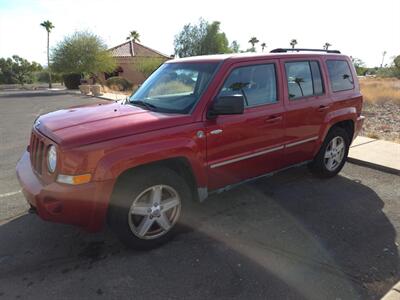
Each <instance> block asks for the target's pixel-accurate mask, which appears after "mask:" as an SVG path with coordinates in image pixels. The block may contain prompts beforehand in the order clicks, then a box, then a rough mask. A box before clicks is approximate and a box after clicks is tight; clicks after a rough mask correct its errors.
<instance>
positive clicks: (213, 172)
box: [206, 60, 284, 190]
mask: <svg viewBox="0 0 400 300" xmlns="http://www.w3.org/2000/svg"><path fill="white" fill-rule="evenodd" d="M226 74H227V75H226V77H225V78H224V80H223V82H222V84H221V86H220V87H219V88H218V91H217V92H216V95H215V97H219V96H227V95H235V94H242V95H243V96H244V97H245V102H246V103H245V110H244V113H243V114H240V115H220V116H218V117H217V118H216V119H214V120H207V122H206V130H207V161H208V173H209V188H210V189H211V190H212V189H216V188H220V187H224V186H227V185H230V184H233V183H236V182H239V181H243V180H245V179H248V178H252V177H256V176H259V175H262V174H264V173H267V172H269V171H272V170H275V169H279V168H280V167H281V165H282V163H283V140H284V127H283V123H284V107H283V101H282V99H281V91H280V90H279V85H278V82H277V78H279V76H280V73H279V65H278V61H277V60H266V61H262V62H261V61H256V62H255V61H253V62H246V63H237V64H234V65H232V66H231V67H230V68H229V70H228V71H227V72H226Z"/></svg>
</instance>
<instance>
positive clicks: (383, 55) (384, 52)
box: [381, 51, 387, 68]
mask: <svg viewBox="0 0 400 300" xmlns="http://www.w3.org/2000/svg"><path fill="white" fill-rule="evenodd" d="M386 53H387V52H386V51H383V53H382V62H381V68H383V61H384V60H385V55H386Z"/></svg>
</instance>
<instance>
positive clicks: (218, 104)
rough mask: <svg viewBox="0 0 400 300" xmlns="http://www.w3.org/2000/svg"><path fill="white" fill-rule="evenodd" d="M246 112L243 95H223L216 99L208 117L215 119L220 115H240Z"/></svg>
mask: <svg viewBox="0 0 400 300" xmlns="http://www.w3.org/2000/svg"><path fill="white" fill-rule="evenodd" d="M243 112H244V98H243V95H232V96H221V97H218V98H216V99H215V100H214V102H213V104H212V105H211V108H210V109H209V110H208V113H207V117H208V118H209V119H213V118H215V117H216V116H218V115H238V114H243Z"/></svg>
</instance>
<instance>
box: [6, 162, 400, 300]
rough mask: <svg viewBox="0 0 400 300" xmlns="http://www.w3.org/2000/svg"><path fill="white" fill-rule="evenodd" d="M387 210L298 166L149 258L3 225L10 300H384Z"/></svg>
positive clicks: (392, 250)
mask: <svg viewBox="0 0 400 300" xmlns="http://www.w3.org/2000/svg"><path fill="white" fill-rule="evenodd" d="M382 207H383V202H382V200H381V199H380V198H379V196H378V195H377V194H376V193H375V192H374V191H373V190H372V189H370V188H369V187H367V186H365V185H363V184H361V183H359V182H357V181H355V180H350V179H348V178H345V177H342V176H337V177H336V178H333V179H330V180H319V179H315V178H313V177H312V176H311V175H309V174H308V172H307V171H306V170H305V169H303V168H300V169H296V170H291V171H288V172H284V173H281V174H278V175H276V176H274V177H271V178H265V179H260V180H258V181H256V182H254V183H251V184H246V185H243V186H241V187H238V188H236V189H233V190H231V191H228V192H225V193H222V194H219V195H214V196H212V197H210V198H209V199H208V200H207V201H206V202H205V203H204V204H202V205H200V206H199V207H198V209H197V210H196V211H192V212H191V213H190V215H191V219H190V221H189V222H188V223H186V224H182V225H181V232H180V234H178V235H177V236H176V237H175V238H174V240H172V241H171V242H170V243H168V244H166V245H164V246H162V247H160V248H158V249H155V250H152V251H148V252H139V251H131V250H128V249H126V248H124V247H123V246H122V245H121V244H120V243H119V242H118V241H117V240H116V239H115V237H114V236H113V235H112V234H111V233H110V232H109V231H108V230H105V231H104V232H101V233H98V234H89V233H85V232H83V231H81V230H79V229H76V228H74V227H70V226H66V225H60V224H51V223H46V222H43V221H41V220H39V219H38V218H37V217H36V216H34V215H24V216H22V217H20V218H17V219H15V220H13V221H10V222H8V223H6V224H4V225H2V226H0V240H1V241H2V242H1V246H0V296H1V295H3V296H4V297H6V298H10V297H17V296H20V297H21V298H24V297H36V298H41V299H46V298H63V297H80V298H91V297H94V296H99V297H100V296H105V297H106V298H132V297H135V298H145V297H146V298H148V297H153V298H192V299H207V298H219V299H228V298H229V299H239V298H244V297H248V298H249V299H266V298H269V299H283V298H285V299H379V298H380V297H381V296H382V295H383V294H384V293H385V292H386V291H387V290H389V289H390V287H391V286H392V284H393V283H395V282H397V281H398V280H399V276H398V266H399V258H398V253H397V247H396V244H395V237H396V232H395V229H394V227H393V225H392V224H391V223H390V221H389V219H388V218H387V216H386V215H385V214H384V213H383V212H382ZM0 298H1V297H0Z"/></svg>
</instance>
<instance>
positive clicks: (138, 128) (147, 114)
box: [34, 102, 191, 147]
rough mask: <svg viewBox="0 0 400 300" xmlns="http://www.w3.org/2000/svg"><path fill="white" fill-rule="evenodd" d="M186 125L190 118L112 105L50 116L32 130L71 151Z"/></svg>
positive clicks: (61, 111)
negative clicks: (80, 147)
mask: <svg viewBox="0 0 400 300" xmlns="http://www.w3.org/2000/svg"><path fill="white" fill-rule="evenodd" d="M189 122H191V116H190V115H180V114H165V113H157V112H153V111H148V110H145V109H142V108H140V107H137V106H133V105H130V104H127V105H123V104H120V103H115V102H114V103H110V104H108V103H107V104H96V105H88V106H81V107H72V108H69V109H62V110H58V111H55V112H51V113H48V114H45V115H43V116H41V117H40V118H39V119H38V120H37V121H36V122H35V125H34V126H35V128H36V129H37V130H38V131H40V132H41V133H42V134H44V135H46V136H47V137H49V138H50V139H52V140H53V141H55V142H56V143H57V144H59V145H61V146H65V147H74V146H79V145H87V144H92V143H96V142H101V141H104V140H109V139H113V138H117V137H123V136H128V135H132V134H139V133H144V132H148V131H153V130H158V129H163V128H168V127H174V126H179V125H183V124H187V123H189Z"/></svg>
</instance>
